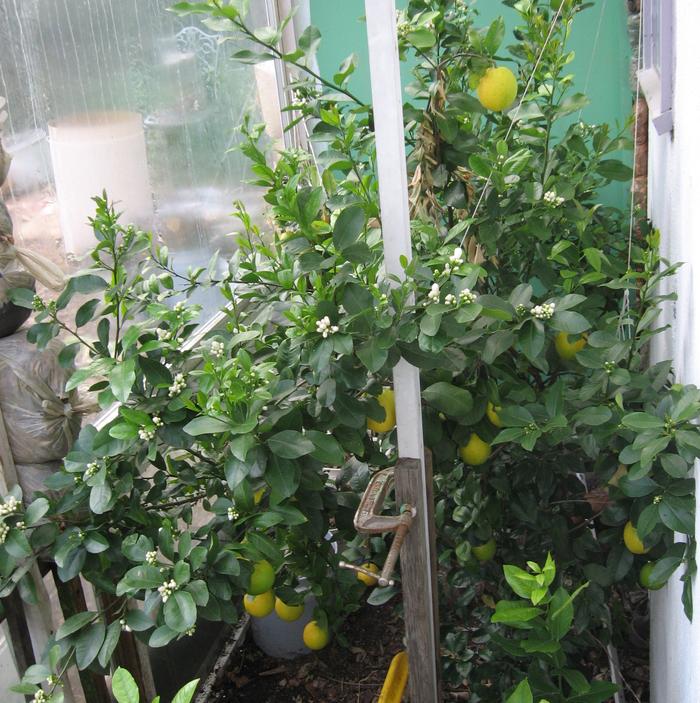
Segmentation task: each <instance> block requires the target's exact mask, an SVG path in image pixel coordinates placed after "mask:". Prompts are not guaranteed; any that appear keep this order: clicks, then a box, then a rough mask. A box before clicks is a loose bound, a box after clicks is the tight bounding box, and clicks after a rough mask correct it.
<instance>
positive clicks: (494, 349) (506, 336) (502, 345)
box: [481, 330, 517, 364]
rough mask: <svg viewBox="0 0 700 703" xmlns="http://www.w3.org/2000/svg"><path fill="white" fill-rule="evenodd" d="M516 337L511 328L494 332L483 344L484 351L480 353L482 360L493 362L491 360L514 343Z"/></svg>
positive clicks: (486, 362)
mask: <svg viewBox="0 0 700 703" xmlns="http://www.w3.org/2000/svg"><path fill="white" fill-rule="evenodd" d="M516 339H517V337H516V336H515V332H513V331H512V330H499V331H498V332H494V333H493V334H492V335H491V336H490V337H489V338H488V339H487V340H486V344H485V345H484V351H483V353H482V355H481V358H482V361H483V362H484V363H485V364H493V362H494V361H495V360H496V359H497V358H498V357H499V356H500V355H501V354H503V352H504V351H506V350H507V349H510V347H512V346H513V344H515V341H516Z"/></svg>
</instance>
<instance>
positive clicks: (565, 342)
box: [554, 332, 586, 361]
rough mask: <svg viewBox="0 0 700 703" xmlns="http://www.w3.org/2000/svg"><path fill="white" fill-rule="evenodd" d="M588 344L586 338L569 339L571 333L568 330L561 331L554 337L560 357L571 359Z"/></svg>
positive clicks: (566, 359) (565, 359) (555, 346)
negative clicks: (573, 340) (572, 340)
mask: <svg viewBox="0 0 700 703" xmlns="http://www.w3.org/2000/svg"><path fill="white" fill-rule="evenodd" d="M585 346H586V338H585V337H581V338H579V339H577V340H576V341H575V342H571V341H569V335H568V334H567V333H566V332H559V333H558V334H557V336H556V337H555V338H554V348H555V349H556V350H557V354H558V355H559V358H560V359H564V361H571V359H573V358H574V357H575V356H576V354H578V353H579V352H580V351H581V349H583V348H584V347H585Z"/></svg>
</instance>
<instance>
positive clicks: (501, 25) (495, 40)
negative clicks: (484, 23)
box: [484, 17, 506, 55]
mask: <svg viewBox="0 0 700 703" xmlns="http://www.w3.org/2000/svg"><path fill="white" fill-rule="evenodd" d="M505 32H506V25H505V22H504V21H503V17H497V18H496V19H495V20H494V21H493V22H491V24H490V25H489V29H488V31H487V32H486V36H485V37H484V49H486V51H487V52H488V53H489V54H491V55H493V54H495V53H496V52H497V51H498V48H499V47H500V46H501V42H502V41H503V37H504V36H505Z"/></svg>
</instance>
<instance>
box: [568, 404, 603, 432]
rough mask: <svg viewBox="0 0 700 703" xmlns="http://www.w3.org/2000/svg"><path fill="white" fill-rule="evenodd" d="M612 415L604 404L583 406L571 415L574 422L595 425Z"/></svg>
mask: <svg viewBox="0 0 700 703" xmlns="http://www.w3.org/2000/svg"><path fill="white" fill-rule="evenodd" d="M611 417H612V411H611V410H610V408H608V407H607V406H605V405H599V406H596V407H589V408H584V409H583V410H579V411H578V412H577V413H576V414H575V415H574V417H573V419H574V421H575V422H580V423H582V424H583V425H590V426H591V427H596V426H598V425H604V424H605V423H606V422H607V421H608V420H609V419H610V418H611Z"/></svg>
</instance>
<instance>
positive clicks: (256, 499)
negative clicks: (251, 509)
mask: <svg viewBox="0 0 700 703" xmlns="http://www.w3.org/2000/svg"><path fill="white" fill-rule="evenodd" d="M264 495H265V487H264V486H263V487H262V488H258V490H257V491H255V493H253V504H254V505H259V504H260V501H261V500H262V499H263V496H264Z"/></svg>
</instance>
